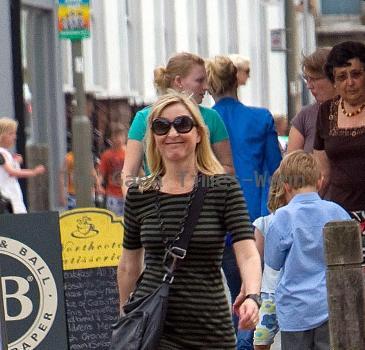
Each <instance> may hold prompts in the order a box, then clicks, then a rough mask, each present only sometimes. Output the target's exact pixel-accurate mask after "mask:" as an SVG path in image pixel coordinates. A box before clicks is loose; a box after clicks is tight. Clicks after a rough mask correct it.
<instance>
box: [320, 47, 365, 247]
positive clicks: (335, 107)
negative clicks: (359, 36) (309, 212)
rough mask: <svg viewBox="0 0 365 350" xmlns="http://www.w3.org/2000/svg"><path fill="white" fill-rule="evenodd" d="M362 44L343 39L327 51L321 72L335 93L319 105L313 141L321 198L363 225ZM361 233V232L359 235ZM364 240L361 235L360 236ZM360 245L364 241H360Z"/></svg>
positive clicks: (364, 99) (364, 56) (364, 93)
mask: <svg viewBox="0 0 365 350" xmlns="http://www.w3.org/2000/svg"><path fill="white" fill-rule="evenodd" d="M364 69H365V45H364V44H362V43H360V42H356V41H345V42H342V43H340V44H338V45H335V46H334V47H333V48H332V50H331V52H330V53H329V55H328V58H327V62H326V65H325V72H326V75H327V77H328V79H329V80H331V81H332V82H333V83H334V84H335V88H336V90H337V93H338V96H337V97H335V98H334V99H331V100H329V101H327V102H325V103H323V104H322V105H321V107H320V109H319V114H318V120H317V133H316V138H315V141H314V154H315V155H316V157H317V159H318V161H319V163H320V165H321V168H322V174H323V176H324V180H325V181H324V183H325V192H324V193H325V196H324V198H325V199H329V200H332V201H334V202H337V203H338V204H340V205H341V206H342V207H344V208H345V209H346V210H347V211H349V212H350V215H351V216H352V217H353V218H354V219H356V220H357V221H359V222H360V224H361V231H362V233H363V235H364V227H365V157H364V150H365V73H364ZM363 237H364V236H363ZM363 243H364V239H363ZM363 246H364V244H363Z"/></svg>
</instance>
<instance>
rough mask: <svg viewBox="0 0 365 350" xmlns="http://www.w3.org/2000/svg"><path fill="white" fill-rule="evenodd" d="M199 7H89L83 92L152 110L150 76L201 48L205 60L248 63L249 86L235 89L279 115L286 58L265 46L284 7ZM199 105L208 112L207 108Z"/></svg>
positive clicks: (139, 2)
mask: <svg viewBox="0 0 365 350" xmlns="http://www.w3.org/2000/svg"><path fill="white" fill-rule="evenodd" d="M198 1H206V0H93V1H92V11H93V24H94V28H92V36H93V37H92V39H87V40H85V41H84V54H85V64H86V73H85V76H86V77H85V81H86V89H87V90H89V91H93V90H94V91H96V92H97V93H98V94H99V95H101V96H105V97H110V98H115V97H127V98H128V97H130V98H131V99H134V101H135V102H137V103H151V102H152V101H153V100H154V99H155V98H156V96H155V91H154V87H153V70H154V68H155V67H156V66H157V65H161V64H163V65H165V64H166V63H167V62H166V61H167V58H168V57H170V56H171V54H173V53H175V52H180V51H191V52H194V53H198V54H199V51H200V48H201V47H203V46H204V51H205V52H204V55H205V56H207V57H212V56H214V55H219V54H228V53H240V54H242V55H243V56H246V57H248V58H249V59H250V60H251V78H250V79H249V80H248V83H247V85H246V86H244V87H242V88H241V89H240V90H241V91H240V97H241V99H242V101H243V102H244V103H246V104H248V105H257V106H265V107H268V108H269V109H270V110H271V111H272V112H274V113H285V112H286V84H285V81H286V76H285V75H286V71H285V54H284V53H277V52H271V50H270V40H269V39H270V29H271V28H283V27H284V8H283V1H269V2H266V1H261V0H207V1H206V3H205V4H206V6H202V4H201V3H200V4H199V3H198ZM232 7H233V8H236V11H235V12H236V13H235V14H233V13H232V12H234V11H232ZM199 9H205V10H206V13H198V10H199ZM202 19H204V26H203V27H202V22H201V20H202ZM234 23H236V24H234ZM201 35H203V37H202V36H201ZM202 38H203V39H204V41H205V42H204V45H202V42H201V41H202ZM64 46H67V45H64ZM229 51H237V52H229ZM63 55H64V56H65V61H64V62H65V63H64V67H67V69H68V72H65V74H64V79H65V81H64V83H65V84H66V85H67V86H69V85H70V84H72V82H70V81H69V80H70V77H71V75H70V69H71V66H70V61H69V55H70V51H69V49H68V48H67V47H66V48H64V50H63ZM205 103H206V104H208V105H211V103H212V100H211V99H206V101H205Z"/></svg>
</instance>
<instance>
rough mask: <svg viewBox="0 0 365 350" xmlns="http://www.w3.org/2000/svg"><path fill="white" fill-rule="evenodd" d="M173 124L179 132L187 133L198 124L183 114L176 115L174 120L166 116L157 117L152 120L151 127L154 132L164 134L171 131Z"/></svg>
mask: <svg viewBox="0 0 365 350" xmlns="http://www.w3.org/2000/svg"><path fill="white" fill-rule="evenodd" d="M171 126H173V127H174V129H175V130H176V131H177V132H178V133H179V134H187V133H188V132H190V131H191V129H192V128H193V127H194V126H196V123H195V122H194V120H193V119H192V118H190V117H189V116H187V115H181V116H179V117H176V118H175V119H174V120H173V121H172V122H170V121H169V120H167V119H165V118H156V119H155V120H154V121H153V122H152V126H151V128H152V131H153V133H154V134H156V135H159V136H162V135H166V134H167V133H168V132H169V131H170V129H171Z"/></svg>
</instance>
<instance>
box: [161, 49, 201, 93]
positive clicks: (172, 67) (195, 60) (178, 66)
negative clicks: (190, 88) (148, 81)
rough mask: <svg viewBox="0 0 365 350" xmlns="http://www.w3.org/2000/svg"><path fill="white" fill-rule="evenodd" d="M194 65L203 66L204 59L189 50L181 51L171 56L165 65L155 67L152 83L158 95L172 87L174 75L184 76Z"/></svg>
mask: <svg viewBox="0 0 365 350" xmlns="http://www.w3.org/2000/svg"><path fill="white" fill-rule="evenodd" d="M194 65H200V66H204V60H203V59H202V58H201V57H200V56H197V55H194V54H192V53H189V52H181V53H177V54H176V55H174V56H172V57H171V58H170V59H169V61H168V62H167V65H166V67H162V66H160V67H157V68H155V70H154V85H155V88H156V90H157V92H158V93H159V94H160V95H163V94H166V93H167V91H168V89H170V88H172V87H173V86H172V84H173V81H174V80H175V78H176V76H178V75H180V76H181V77H182V78H184V77H186V76H187V75H188V74H189V73H190V71H191V68H192V67H193V66H194Z"/></svg>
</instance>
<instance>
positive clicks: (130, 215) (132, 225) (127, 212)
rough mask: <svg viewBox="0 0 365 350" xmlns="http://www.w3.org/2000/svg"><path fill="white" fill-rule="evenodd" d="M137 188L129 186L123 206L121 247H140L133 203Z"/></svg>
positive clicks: (137, 223)
mask: <svg viewBox="0 0 365 350" xmlns="http://www.w3.org/2000/svg"><path fill="white" fill-rule="evenodd" d="M137 193H138V189H137V188H132V187H131V188H129V189H128V192H127V197H126V201H125V206H124V237H123V248H126V249H131V250H132V249H139V248H141V247H142V243H141V224H140V222H139V221H138V215H136V208H135V205H133V204H134V203H136V201H135V197H136V196H137V195H138V194H137Z"/></svg>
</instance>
